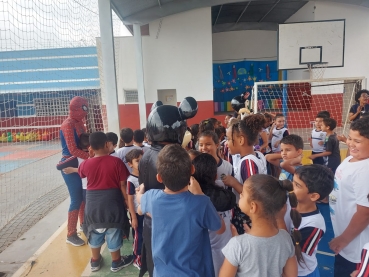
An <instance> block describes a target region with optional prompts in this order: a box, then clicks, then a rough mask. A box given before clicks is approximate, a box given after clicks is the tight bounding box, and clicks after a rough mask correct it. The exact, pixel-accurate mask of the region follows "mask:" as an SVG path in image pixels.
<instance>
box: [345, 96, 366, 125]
mask: <svg viewBox="0 0 369 277" xmlns="http://www.w3.org/2000/svg"><path fill="white" fill-rule="evenodd" d="M368 97H369V91H368V90H366V89H362V90H359V91H358V92H357V93H356V95H355V102H356V104H355V105H352V107H351V109H350V113H349V118H350V121H352V122H354V121H356V120H358V119H359V118H360V116H361V115H362V114H363V113H369V104H368Z"/></svg>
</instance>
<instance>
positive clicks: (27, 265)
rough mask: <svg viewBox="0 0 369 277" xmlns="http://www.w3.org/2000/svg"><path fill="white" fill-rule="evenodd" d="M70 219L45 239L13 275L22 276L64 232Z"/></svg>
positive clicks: (13, 276)
mask: <svg viewBox="0 0 369 277" xmlns="http://www.w3.org/2000/svg"><path fill="white" fill-rule="evenodd" d="M67 223H68V221H65V222H64V223H63V224H62V225H61V226H60V227H59V229H58V230H56V232H55V233H54V234H52V235H51V237H50V238H49V239H48V240H47V241H45V243H44V244H43V245H41V247H40V248H39V249H38V250H37V251H36V252H35V253H34V254H33V255H32V256H31V257H30V258H29V259H28V260H27V261H26V262H25V263H24V264H23V265H22V266H21V267H20V268H19V269H18V270H17V271H16V272H15V273H14V274H13V275H12V277H21V276H23V274H24V273H25V272H26V270H27V271H28V270H29V269H30V267H31V265H32V263H34V262H35V261H36V260H37V258H38V257H39V256H40V255H41V254H42V252H44V251H45V250H46V248H47V247H49V246H50V244H51V243H52V242H53V241H54V240H55V239H56V238H57V236H59V235H60V234H61V232H63V230H64V229H65V228H66V227H67Z"/></svg>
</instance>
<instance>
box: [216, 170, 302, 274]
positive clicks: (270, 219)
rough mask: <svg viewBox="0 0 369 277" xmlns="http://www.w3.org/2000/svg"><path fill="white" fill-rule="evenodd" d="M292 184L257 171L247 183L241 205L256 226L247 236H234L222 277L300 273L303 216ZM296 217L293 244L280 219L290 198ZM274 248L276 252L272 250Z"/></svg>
mask: <svg viewBox="0 0 369 277" xmlns="http://www.w3.org/2000/svg"><path fill="white" fill-rule="evenodd" d="M292 189H293V187H292V183H291V182H290V181H288V180H284V181H279V180H277V179H276V178H274V177H272V176H270V175H263V174H257V175H253V176H251V177H249V178H248V179H247V180H246V182H245V184H244V185H243V191H242V194H241V198H240V202H239V206H240V209H241V210H242V211H243V212H244V213H246V214H247V215H248V216H249V217H250V218H251V220H252V228H251V229H250V230H249V231H248V233H245V234H243V235H239V236H235V237H233V238H232V239H231V240H230V241H229V242H228V244H227V245H226V246H225V247H224V248H223V250H222V252H223V254H224V256H225V259H224V263H223V265H222V267H221V269H220V273H219V277H225V276H227V277H228V276H251V277H253V276H255V277H260V276H268V277H274V276H275V277H280V276H282V275H283V276H297V263H296V257H295V253H296V256H297V257H298V259H301V248H300V240H299V236H300V234H299V232H298V230H297V228H298V227H299V226H298V225H299V223H300V221H301V216H300V215H299V213H298V212H297V210H296V205H297V200H296V196H295V195H294V193H293V191H292ZM287 195H288V197H289V200H290V202H291V206H292V207H295V208H294V209H292V210H291V218H292V219H293V220H294V221H293V222H294V229H293V233H292V234H293V243H292V240H291V236H290V235H289V234H288V232H286V231H285V230H282V229H279V228H278V227H277V225H276V221H277V220H278V219H279V217H283V214H282V213H281V211H284V209H283V208H284V206H285V204H286V201H287ZM294 245H295V247H294ZM271 250H273V251H271Z"/></svg>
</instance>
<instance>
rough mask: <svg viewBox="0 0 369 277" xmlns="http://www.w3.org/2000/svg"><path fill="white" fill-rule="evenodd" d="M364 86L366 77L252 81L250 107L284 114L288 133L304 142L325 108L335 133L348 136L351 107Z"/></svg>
mask: <svg viewBox="0 0 369 277" xmlns="http://www.w3.org/2000/svg"><path fill="white" fill-rule="evenodd" d="M365 87H366V79H365V77H343V78H331V79H321V80H293V81H292V80H291V81H274V82H255V83H254V87H253V93H252V101H251V105H252V107H251V108H252V109H253V111H254V112H255V113H257V112H261V113H271V114H273V115H275V114H277V113H283V114H284V115H285V117H286V124H287V127H288V129H289V131H290V133H293V134H297V135H299V136H301V137H302V138H303V139H304V142H305V143H307V142H308V138H309V137H310V135H311V130H312V129H313V128H314V121H315V116H316V115H317V113H318V112H319V111H328V112H329V113H330V116H331V118H334V119H335V120H336V121H337V128H336V133H337V134H346V135H347V133H348V129H349V123H350V122H349V117H348V115H349V110H350V107H351V106H352V105H353V104H354V103H355V100H354V97H355V94H356V92H357V91H359V90H360V89H364V88H365Z"/></svg>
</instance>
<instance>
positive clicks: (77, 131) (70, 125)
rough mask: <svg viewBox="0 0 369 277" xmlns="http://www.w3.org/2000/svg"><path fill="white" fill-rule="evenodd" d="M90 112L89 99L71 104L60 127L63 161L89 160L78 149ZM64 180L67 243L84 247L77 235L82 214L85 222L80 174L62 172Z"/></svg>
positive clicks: (76, 99)
mask: <svg viewBox="0 0 369 277" xmlns="http://www.w3.org/2000/svg"><path fill="white" fill-rule="evenodd" d="M87 112H88V102H87V99H85V98H83V97H80V96H76V97H74V98H73V99H72V100H71V101H70V104H69V116H68V118H67V119H66V120H64V122H63V123H62V125H61V126H60V142H61V146H62V156H63V157H62V161H64V160H65V159H68V158H69V157H71V156H75V157H78V158H81V159H84V160H85V159H88V158H89V154H88V153H86V152H84V151H82V150H81V149H78V147H77V146H78V144H79V137H80V135H81V134H82V133H85V132H86V127H85V125H84V122H83V120H84V118H85V117H86V115H87ZM61 173H62V176H63V179H64V181H65V183H66V185H67V187H68V192H69V195H70V200H71V202H70V206H69V210H68V228H67V229H68V231H67V241H66V242H67V243H69V244H72V245H74V246H82V245H84V244H85V242H84V241H83V240H82V239H81V238H80V237H78V235H77V221H78V214H79V213H80V221H81V222H82V221H83V211H84V203H83V200H82V199H83V196H82V181H81V178H80V177H79V175H78V173H71V174H65V173H64V172H63V171H61Z"/></svg>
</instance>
